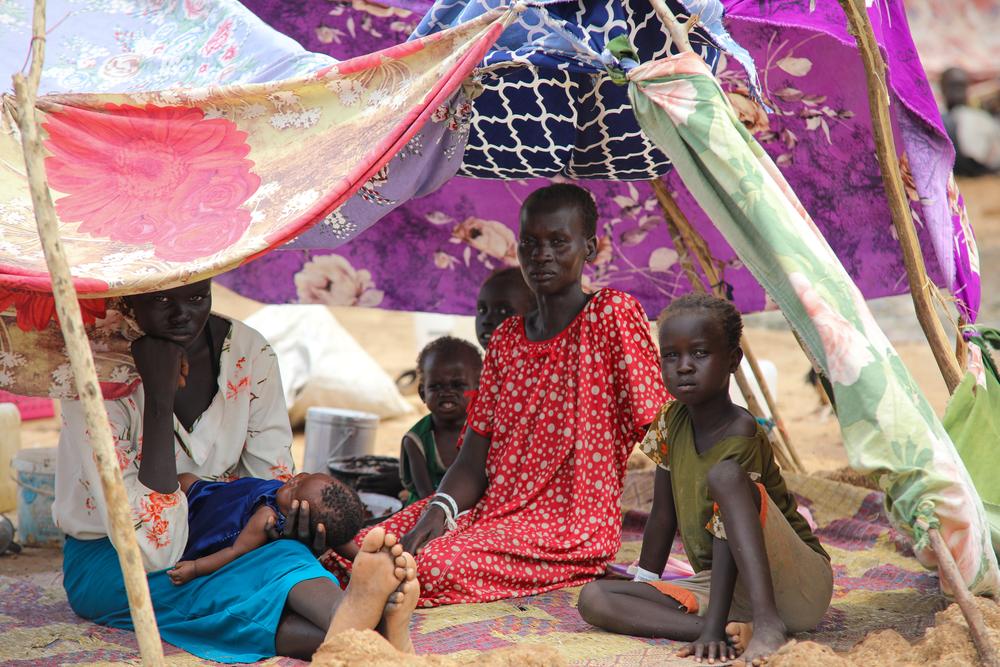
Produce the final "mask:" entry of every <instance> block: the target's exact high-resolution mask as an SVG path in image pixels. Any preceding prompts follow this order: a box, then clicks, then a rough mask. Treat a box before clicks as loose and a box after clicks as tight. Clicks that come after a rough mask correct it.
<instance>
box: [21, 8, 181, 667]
mask: <svg viewBox="0 0 1000 667" xmlns="http://www.w3.org/2000/svg"><path fill="white" fill-rule="evenodd" d="M44 57H45V0H35V8H34V16H33V20H32V43H31V69H30V70H29V72H28V78H27V80H25V78H24V76H23V75H21V74H15V75H14V91H15V94H16V96H17V107H18V114H17V115H18V118H17V124H18V127H19V128H20V130H21V145H22V147H23V149H24V165H25V169H26V171H27V175H28V186H29V189H30V190H31V202H32V204H33V206H34V209H35V221H36V222H37V224H38V236H39V238H40V239H41V242H42V250H43V252H44V254H45V261H46V263H47V264H48V268H49V274H50V275H51V276H52V293H53V296H54V297H55V302H56V312H57V313H58V315H59V323H60V326H61V327H62V332H63V339H64V340H65V342H66V351H67V353H68V355H69V358H70V364H71V366H72V368H73V376H74V379H75V381H76V390H77V393H78V394H79V396H80V400H81V402H82V403H83V408H84V414H85V417H86V424H87V430H88V432H89V434H90V442H91V445H92V446H93V448H94V458H95V460H96V461H97V470H98V472H99V474H100V477H101V487H102V488H103V490H104V498H105V500H106V502H107V504H108V519H109V523H110V527H111V538H112V542H113V543H114V545H115V549H116V551H117V552H118V560H119V563H120V564H121V569H122V575H123V576H124V579H125V588H126V591H127V593H128V603H129V609H130V611H131V613H132V623H133V625H134V626H135V632H136V635H137V637H138V641H139V651H140V653H141V654H142V661H143V664H146V665H162V664H164V662H163V645H162V644H161V643H160V635H159V632H158V631H157V627H156V617H155V616H154V615H153V605H152V602H151V600H150V597H149V583H148V581H147V580H146V572H145V569H144V568H143V565H142V554H141V553H140V551H139V544H138V542H136V537H135V529H134V528H133V523H132V510H131V507H130V506H129V503H128V499H127V497H126V495H125V485H124V483H123V481H122V474H121V469H120V468H119V467H118V457H117V456H116V455H115V450H114V446H113V445H112V441H111V427H110V425H109V423H108V415H107V412H106V411H105V409H104V404H103V402H102V397H101V391H100V387H99V385H98V380H97V371H96V370H95V369H94V358H93V355H92V353H91V350H90V344H89V343H88V341H87V334H86V331H85V330H84V328H83V317H82V316H81V314H80V304H79V302H78V301H77V294H76V289H75V287H74V286H73V280H72V277H71V275H70V271H69V264H68V263H67V260H66V253H65V251H64V249H63V247H62V242H61V241H60V239H59V223H58V221H57V219H56V214H55V209H54V208H53V206H52V197H51V195H50V193H49V189H48V185H47V184H46V182H45V163H44V159H43V157H42V155H43V154H42V144H41V140H40V138H39V135H38V121H37V118H36V114H35V100H36V98H37V95H38V82H39V80H40V79H41V75H42V62H43V59H44Z"/></svg>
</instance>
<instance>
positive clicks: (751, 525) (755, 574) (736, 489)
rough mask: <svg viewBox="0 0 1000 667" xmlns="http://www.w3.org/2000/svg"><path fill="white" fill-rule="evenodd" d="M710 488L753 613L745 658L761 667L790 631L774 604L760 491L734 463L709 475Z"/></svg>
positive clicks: (726, 463) (717, 467)
mask: <svg viewBox="0 0 1000 667" xmlns="http://www.w3.org/2000/svg"><path fill="white" fill-rule="evenodd" d="M707 481H708V488H709V491H710V492H711V494H712V498H713V499H714V500H715V502H716V503H718V504H719V511H720V512H721V514H722V521H723V523H724V524H725V526H726V542H727V543H728V545H729V551H730V553H732V556H733V560H735V562H736V568H737V570H738V571H739V576H740V581H742V582H743V585H744V586H746V589H747V594H748V595H749V596H750V604H751V608H752V610H753V636H752V638H751V639H750V642H749V644H748V645H747V648H746V651H745V652H744V654H743V655H742V656H741V658H742V660H743V661H744V662H745V664H748V665H749V664H760V663H761V662H762V661H764V660H766V659H767V657H768V656H769V655H771V654H772V653H774V652H775V651H777V650H778V649H779V648H781V646H782V645H784V643H785V642H786V641H787V636H788V631H787V628H786V627H785V624H784V622H783V621H782V620H781V617H780V616H778V608H777V605H776V604H775V602H774V584H773V582H772V581H771V567H770V564H769V563H768V560H767V551H766V549H765V548H764V532H763V530H762V529H761V525H760V503H761V502H762V498H761V494H760V491H759V490H758V488H757V486H756V485H755V484H754V483H753V482H752V481H751V480H750V477H749V476H748V475H747V474H746V472H745V471H744V470H743V469H742V468H741V467H740V466H739V464H738V463H736V462H735V461H732V460H727V461H721V462H720V463H717V464H716V465H715V466H713V467H712V469H711V470H709V471H708V475H707Z"/></svg>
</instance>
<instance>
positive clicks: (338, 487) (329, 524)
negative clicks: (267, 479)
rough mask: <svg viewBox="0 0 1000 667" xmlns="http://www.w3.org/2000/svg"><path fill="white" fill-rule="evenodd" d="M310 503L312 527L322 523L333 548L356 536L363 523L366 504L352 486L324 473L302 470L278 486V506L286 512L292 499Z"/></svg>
mask: <svg viewBox="0 0 1000 667" xmlns="http://www.w3.org/2000/svg"><path fill="white" fill-rule="evenodd" d="M293 500H298V501H299V502H300V503H301V502H303V501H305V502H307V503H309V521H310V523H311V524H312V529H313V531H315V530H316V526H317V525H319V524H321V523H322V524H323V528H324V530H325V531H326V545H327V547H329V548H331V549H333V548H334V547H339V546H340V545H341V544H345V543H346V542H349V541H350V540H351V539H353V538H354V536H355V535H357V534H358V531H359V530H361V528H362V526H364V521H365V508H364V505H362V504H361V499H360V498H358V494H357V493H355V492H354V491H353V490H352V489H351V488H350V487H349V486H347V485H346V484H344V483H343V482H341V481H340V480H339V479H337V478H335V477H332V476H330V475H327V474H324V473H320V472H317V473H305V472H303V473H299V474H298V475H296V476H295V477H293V478H292V479H290V480H288V482H286V483H285V485H284V486H282V487H281V488H280V489H278V496H277V501H278V507H279V508H280V509H281V510H282V511H283V512H285V513H287V512H288V511H289V510H290V509H291V501H293Z"/></svg>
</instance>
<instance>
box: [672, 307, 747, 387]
mask: <svg viewBox="0 0 1000 667" xmlns="http://www.w3.org/2000/svg"><path fill="white" fill-rule="evenodd" d="M657 325H658V326H659V329H660V368H661V371H662V373H663V383H664V384H665V385H666V386H667V391H669V392H670V394H671V395H672V396H674V398H676V399H677V400H679V401H680V402H682V403H685V404H687V405H698V404H701V403H704V402H706V401H709V400H712V399H715V398H718V397H719V396H720V395H725V396H727V397H728V395H729V376H730V375H731V374H732V373H734V372H735V371H736V369H737V368H739V365H740V361H742V360H743V350H742V349H741V348H740V338H741V337H742V335H743V318H741V317H740V312H739V311H738V310H736V307H735V306H733V304H731V303H730V302H729V301H726V300H725V299H719V298H717V297H714V296H710V295H708V294H688V295H687V296H682V297H681V298H679V299H677V300H675V301H674V302H673V303H671V304H670V305H669V306H667V308H666V309H665V310H664V311H663V312H662V313H661V314H660V317H659V319H658V320H657Z"/></svg>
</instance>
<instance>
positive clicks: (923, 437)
mask: <svg viewBox="0 0 1000 667" xmlns="http://www.w3.org/2000/svg"><path fill="white" fill-rule="evenodd" d="M615 46H617V47H618V48H617V49H615ZM612 49H613V51H614V50H617V51H619V53H617V54H616V55H619V56H627V53H626V52H625V51H627V45H623V44H618V45H612ZM628 80H629V94H630V97H631V100H632V105H633V108H634V110H635V113H636V116H637V117H638V119H639V122H640V125H641V126H642V129H643V131H644V132H645V133H646V134H647V135H648V136H649V137H650V138H651V139H652V140H653V141H655V142H656V143H657V145H658V146H659V147H660V148H661V149H662V150H663V151H664V152H666V153H667V155H669V156H670V158H671V160H672V161H673V164H674V167H675V169H676V170H677V173H678V175H679V176H680V178H681V179H682V180H683V182H684V185H685V187H686V188H687V189H688V190H689V191H690V193H691V194H692V195H693V196H694V198H695V199H696V200H697V202H698V204H699V205H700V206H701V207H702V208H703V209H704V211H705V212H706V213H707V214H708V215H709V217H711V219H712V221H713V222H714V223H715V225H716V227H717V228H718V229H719V231H720V232H721V233H722V235H723V236H724V237H725V239H726V241H727V242H728V243H729V244H730V245H731V246H732V247H733V249H734V250H735V251H736V253H737V254H738V256H739V258H740V260H741V261H742V262H743V263H744V264H745V265H746V266H747V268H748V269H749V270H750V271H751V272H752V273H753V275H754V277H755V278H756V279H757V280H758V281H759V282H760V284H761V285H762V286H763V287H764V289H765V290H766V291H767V293H768V295H769V297H770V298H771V299H772V300H773V301H774V303H775V304H776V305H777V306H778V307H780V308H781V310H782V312H783V313H784V314H785V317H786V318H787V319H788V321H789V322H790V323H791V325H792V327H793V328H794V329H795V331H796V332H797V333H798V335H799V337H800V338H801V339H802V341H803V343H804V345H805V347H806V349H807V351H808V352H809V354H810V355H811V356H812V357H813V359H814V361H815V362H816V363H817V364H818V365H819V366H820V367H821V368H822V369H823V372H824V373H825V374H826V376H827V377H828V378H829V379H830V381H831V383H832V385H833V391H834V394H835V397H836V402H837V413H838V414H837V416H838V418H839V420H840V425H841V430H842V433H843V438H844V444H845V446H846V448H847V453H848V458H849V461H850V464H851V466H852V467H853V468H855V469H857V470H859V471H862V472H865V473H869V474H871V475H873V476H875V477H876V478H877V479H878V481H879V485H880V486H881V487H882V489H883V490H884V491H885V494H886V496H885V497H886V506H887V510H888V512H889V516H890V519H891V520H892V522H893V524H894V525H895V526H897V527H898V528H900V529H902V530H905V531H906V532H908V533H910V534H911V535H913V536H914V538H915V542H916V553H917V557H918V558H919V559H920V560H921V562H922V563H924V564H925V565H927V566H929V567H930V566H933V565H934V564H935V559H934V555H933V552H932V551H931V549H930V548H929V544H928V540H927V536H926V530H927V528H928V527H938V528H939V529H940V531H941V534H942V537H943V538H944V539H945V541H946V543H947V544H948V547H949V549H950V550H951V552H952V553H953V555H954V556H955V560H956V562H957V563H958V566H959V569H960V570H961V572H962V576H963V577H964V579H965V582H966V584H967V585H968V587H969V589H970V590H972V591H973V592H975V593H980V594H997V593H1000V571H998V569H997V559H996V556H995V554H994V552H993V549H992V547H991V543H990V531H989V526H988V523H987V519H986V514H985V511H984V508H983V503H982V502H981V500H980V497H979V495H978V494H977V492H976V489H975V487H974V486H973V483H972V480H971V479H970V477H969V474H968V472H967V471H966V468H965V466H964V465H963V463H962V460H961V458H960V457H959V454H958V452H957V451H956V449H955V446H954V445H953V444H952V441H951V439H950V438H949V436H948V434H947V432H946V431H945V429H944V428H943V427H942V425H941V422H940V420H938V418H937V416H936V415H935V414H934V411H933V410H932V409H931V406H930V404H929V403H928V402H927V399H926V398H925V397H924V396H923V394H922V393H921V392H920V389H919V388H918V386H917V384H916V383H915V382H914V380H913V378H912V377H911V376H910V373H909V372H908V371H907V369H906V367H905V366H904V365H903V363H902V361H901V360H900V358H899V355H898V354H897V353H896V351H895V350H894V349H893V347H892V345H891V344H890V343H889V341H888V339H887V338H886V336H885V334H884V333H883V332H882V330H881V329H880V328H879V326H878V325H877V324H876V322H875V320H874V318H873V317H872V314H871V312H870V311H869V310H868V306H867V305H866V303H865V301H864V299H863V298H862V296H861V293H860V292H859V291H858V289H857V287H856V286H855V285H854V283H853V282H852V281H851V279H850V277H849V276H848V274H847V272H846V271H845V270H844V268H843V266H842V265H841V264H840V262H839V261H838V260H837V257H836V256H835V255H834V253H833V251H832V250H831V248H830V246H829V244H828V243H827V242H826V240H825V239H824V238H823V236H822V234H821V233H820V232H819V230H818V229H817V228H816V226H815V225H814V224H813V222H812V220H811V219H810V218H809V215H808V213H806V211H805V209H804V208H803V207H802V205H801V204H800V203H799V201H798V199H797V198H796V196H795V194H794V193H793V192H792V190H791V188H790V187H789V186H788V183H787V182H786V181H785V179H784V178H783V177H782V175H781V172H780V171H779V170H778V168H777V167H776V166H775V164H774V163H773V162H772V161H771V159H770V158H769V157H768V155H767V154H766V153H765V152H764V150H763V149H762V148H761V147H760V145H758V144H757V142H756V141H755V140H754V139H753V137H752V136H751V135H750V134H749V132H748V131H747V130H746V128H744V127H743V125H742V124H741V123H740V122H739V120H738V117H737V116H736V114H735V112H734V111H733V109H732V107H731V106H730V104H729V102H728V101H727V98H726V96H725V95H724V94H723V92H722V90H721V89H720V88H719V85H718V83H717V82H716V81H715V79H714V78H713V76H712V74H711V72H710V71H709V70H708V68H707V67H706V65H705V63H704V62H703V61H702V60H701V59H700V58H699V57H698V56H696V55H694V54H692V53H685V54H681V55H678V56H673V57H670V58H667V59H664V60H658V61H654V62H650V63H646V64H643V65H640V66H638V67H636V68H634V69H631V70H630V71H629V72H628Z"/></svg>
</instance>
